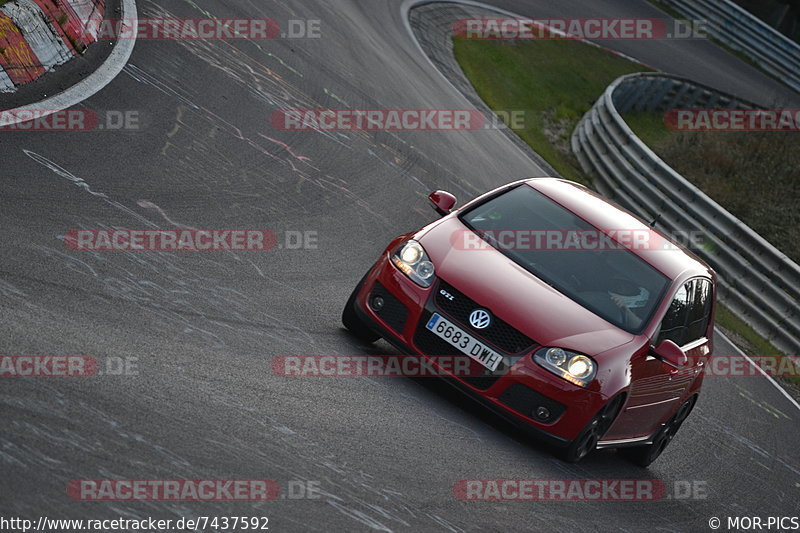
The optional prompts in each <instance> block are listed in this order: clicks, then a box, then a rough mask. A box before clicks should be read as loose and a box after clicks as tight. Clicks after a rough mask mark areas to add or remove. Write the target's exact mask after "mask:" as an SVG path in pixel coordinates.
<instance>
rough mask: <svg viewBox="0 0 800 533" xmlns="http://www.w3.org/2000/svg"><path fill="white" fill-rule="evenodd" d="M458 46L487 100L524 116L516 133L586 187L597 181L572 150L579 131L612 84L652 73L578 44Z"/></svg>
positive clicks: (465, 68)
mask: <svg viewBox="0 0 800 533" xmlns="http://www.w3.org/2000/svg"><path fill="white" fill-rule="evenodd" d="M453 46H454V52H455V57H456V60H457V61H458V63H459V65H461V69H462V70H463V71H464V73H465V74H466V76H467V78H468V79H469V80H470V81H471V82H472V85H473V86H474V87H475V90H476V91H477V93H478V95H480V97H481V98H482V99H483V101H484V102H486V104H487V105H488V106H489V107H490V108H491V109H493V110H495V111H498V110H500V111H502V110H506V111H508V110H520V111H524V113H525V121H524V127H523V128H521V129H514V131H515V132H516V134H517V135H519V136H520V138H522V140H524V141H525V142H526V143H527V144H528V145H529V146H530V147H531V148H533V150H534V151H536V153H538V154H539V155H541V156H542V157H543V158H544V159H545V160H546V161H547V162H548V163H550V165H552V166H553V168H555V169H556V170H557V171H558V172H559V173H560V174H561V175H562V176H564V177H565V178H567V179H571V180H575V181H578V182H580V183H583V184H586V185H589V184H590V183H591V178H590V177H588V176H587V175H586V174H584V173H583V171H582V170H581V168H580V164H579V163H578V161H577V159H576V158H575V156H574V155H573V154H572V150H571V148H570V142H569V141H570V137H571V135H572V132H573V130H574V129H575V126H576V125H577V123H578V121H579V120H580V118H581V117H582V116H583V115H584V114H585V113H586V112H587V111H588V110H589V109H590V108H591V106H592V104H593V103H594V101H595V100H597V98H598V97H599V96H600V95H601V94H602V93H603V91H605V89H606V87H608V85H609V84H610V83H611V82H612V81H614V80H615V79H616V78H618V77H619V76H622V75H624V74H630V73H632V72H643V71H648V70H649V69H647V68H646V67H643V66H642V65H639V64H638V63H634V62H632V61H628V60H627V59H624V58H621V57H619V56H617V55H615V54H612V53H610V52H607V51H605V50H601V49H599V48H595V47H593V46H589V45H586V44H584V43H581V42H579V41H573V40H540V41H491V40H466V39H459V38H454V39H453ZM507 125H508V126H509V127H512V126H513V124H507ZM512 129H513V128H512Z"/></svg>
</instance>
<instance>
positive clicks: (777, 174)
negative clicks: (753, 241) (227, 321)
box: [624, 112, 800, 262]
mask: <svg viewBox="0 0 800 533" xmlns="http://www.w3.org/2000/svg"><path fill="white" fill-rule="evenodd" d="M624 118H625V121H626V122H627V123H628V125H629V126H630V127H631V129H632V130H633V131H634V133H636V135H638V136H639V137H640V138H641V139H642V140H643V141H644V142H645V143H646V144H647V145H648V146H649V147H650V148H651V149H652V150H653V151H654V152H656V153H657V154H658V155H659V156H660V157H661V158H662V159H663V160H664V161H665V162H666V163H667V164H669V165H670V166H671V167H673V168H674V169H675V170H676V171H678V173H680V174H681V175H682V176H684V177H685V178H686V179H688V180H689V181H690V182H692V183H693V184H694V185H696V186H697V187H698V188H700V189H701V190H702V191H703V192H705V193H706V194H707V195H709V196H710V197H711V198H713V199H714V200H715V201H716V202H718V203H719V204H720V205H722V207H724V208H725V209H727V210H728V211H730V212H731V213H732V214H733V215H734V216H736V217H737V218H739V219H741V220H742V221H743V222H744V223H745V224H747V225H748V226H750V227H751V228H752V229H753V230H755V231H756V232H757V233H758V234H759V235H761V236H762V237H764V238H765V239H767V240H768V241H769V242H771V243H772V244H773V245H774V246H775V247H777V248H778V249H780V250H781V251H782V252H783V253H785V254H786V255H788V256H789V257H790V258H791V259H792V260H793V261H795V262H800V239H798V238H797V236H798V235H800V210H799V209H798V208H797V206H798V205H800V134H798V133H796V132H758V133H756V132H684V131H673V130H669V129H667V128H666V126H665V125H664V123H663V119H662V115H661V114H653V113H642V112H635V113H627V114H626V115H625V117H624Z"/></svg>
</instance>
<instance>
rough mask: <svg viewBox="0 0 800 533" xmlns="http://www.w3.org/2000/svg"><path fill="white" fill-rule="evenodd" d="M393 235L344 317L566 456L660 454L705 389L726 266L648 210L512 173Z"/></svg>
mask: <svg viewBox="0 0 800 533" xmlns="http://www.w3.org/2000/svg"><path fill="white" fill-rule="evenodd" d="M429 198H430V199H431V201H432V202H433V204H434V207H435V208H436V210H437V211H438V212H439V213H440V214H441V215H442V217H441V218H440V219H438V220H436V221H435V222H433V223H431V224H429V225H428V226H426V227H424V228H422V229H421V230H419V231H417V232H415V233H410V234H406V235H402V236H400V237H398V238H396V239H395V240H393V241H392V242H391V243H390V244H389V246H388V247H387V248H386V250H385V251H384V252H383V254H382V255H381V257H380V258H379V259H378V261H377V262H376V263H375V265H374V266H373V267H372V268H371V269H370V270H369V272H367V274H366V275H365V276H364V278H362V280H361V281H360V282H359V284H358V286H357V287H356V288H355V290H354V291H353V294H352V295H351V296H350V299H349V300H348V302H347V304H346V306H345V309H344V312H343V315H342V320H343V322H344V325H345V326H346V327H347V328H348V329H349V330H350V331H351V332H352V333H354V334H355V335H356V336H358V337H359V338H361V339H362V340H365V341H369V342H372V341H374V340H377V339H378V338H379V337H383V338H384V339H386V340H387V341H389V342H390V343H392V344H393V345H394V346H396V347H397V348H398V349H400V350H402V351H403V352H405V353H407V354H409V355H410V356H417V357H424V358H427V359H430V361H431V362H430V363H428V364H431V365H437V360H438V361H439V363H441V361H442V360H441V358H442V357H445V356H446V357H450V358H463V361H462V362H466V365H467V368H468V369H469V371H468V372H455V371H452V370H453V369H454V368H455V367H454V366H453V365H449V366H448V367H447V368H445V366H444V365H441V364H439V365H438V368H440V369H441V370H442V371H443V373H445V375H447V381H448V382H450V383H451V384H454V385H456V386H457V387H458V388H459V389H460V390H462V391H463V392H464V393H465V394H467V395H469V396H471V397H472V398H474V399H476V400H478V401H479V402H480V403H482V404H483V405H485V406H486V407H488V408H489V409H491V410H493V411H494V412H495V413H497V414H499V415H500V416H502V417H504V418H506V419H508V420H510V421H511V422H513V423H515V424H517V425H518V426H520V427H522V428H524V429H526V430H528V431H529V432H530V433H533V434H534V435H536V436H538V437H540V438H543V439H544V440H546V441H548V442H550V443H551V444H555V445H556V446H558V447H559V448H560V452H561V454H562V456H563V457H564V458H565V459H566V460H568V461H572V462H575V461H579V460H581V459H582V458H583V457H585V456H586V455H587V454H588V453H589V452H591V451H592V450H594V449H596V448H619V449H620V452H621V453H624V454H625V456H626V457H628V458H629V459H631V460H632V461H633V462H634V463H636V464H639V465H642V466H647V465H649V464H650V463H652V462H653V461H654V460H655V459H656V458H657V457H658V456H659V455H660V454H661V452H662V451H663V450H664V448H665V447H666V446H667V444H668V443H669V442H670V441H671V440H672V438H673V436H674V435H675V433H676V432H677V431H678V428H680V426H681V424H682V423H683V421H684V420H685V419H686V417H687V416H688V415H689V413H690V412H691V410H692V408H693V407H694V405H695V402H696V401H697V397H698V394H699V392H700V387H701V384H702V381H703V375H704V373H703V368H704V365H705V363H706V361H707V358H708V356H709V354H710V353H711V350H712V330H713V322H714V308H715V305H714V301H715V280H716V277H715V274H714V272H713V271H712V270H711V269H710V268H709V267H708V266H707V265H705V264H704V263H702V262H701V261H700V260H699V259H697V258H696V257H694V256H693V255H692V254H691V253H690V252H688V251H686V250H683V249H682V248H680V247H679V246H677V245H676V244H674V243H673V242H672V241H670V240H668V239H667V238H666V237H665V236H664V235H663V234H661V233H660V232H658V231H656V230H654V229H652V228H651V227H650V226H649V225H648V224H646V223H645V222H643V221H642V220H641V219H639V218H637V217H635V216H633V215H631V214H630V213H628V212H627V211H624V210H622V209H620V208H619V207H617V206H615V205H614V204H612V203H610V202H608V201H607V200H605V199H603V198H602V197H600V196H599V195H597V194H595V193H594V192H592V191H590V190H589V189H587V188H585V187H583V186H581V185H579V184H576V183H573V182H570V181H566V180H562V179H555V178H538V179H529V180H524V181H519V182H515V183H511V184H509V185H506V186H504V187H500V188H499V189H496V190H494V191H491V192H489V193H487V194H484V195H483V196H480V197H479V198H476V199H475V200H473V201H471V202H469V203H468V204H466V205H465V206H464V207H462V208H460V209H458V210H453V207H454V206H455V203H456V199H455V197H453V195H451V194H449V193H447V192H444V191H437V192H434V193H432V194H431V195H430V197H429Z"/></svg>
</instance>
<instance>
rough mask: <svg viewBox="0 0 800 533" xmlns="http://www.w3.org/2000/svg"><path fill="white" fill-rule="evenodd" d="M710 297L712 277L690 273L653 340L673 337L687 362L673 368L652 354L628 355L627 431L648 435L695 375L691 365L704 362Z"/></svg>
mask: <svg viewBox="0 0 800 533" xmlns="http://www.w3.org/2000/svg"><path fill="white" fill-rule="evenodd" d="M711 299H712V291H711V281H710V280H708V279H706V278H695V279H692V280H689V281H688V282H686V283H684V284H683V285H681V286H680V287H679V288H678V290H677V291H676V292H675V294H674V295H673V297H672V301H671V303H670V306H669V308H668V310H667V313H666V314H665V316H664V318H663V320H662V321H661V325H660V327H659V329H658V331H657V332H656V334H655V338H654V340H653V342H652V344H653V345H654V346H657V345H658V344H659V343H660V342H662V341H664V340H667V339H668V340H671V341H673V342H674V343H675V344H677V345H678V346H680V347H681V348H682V349H683V350H684V352H685V353H686V355H687V356H688V357H689V359H690V365H689V366H687V367H686V368H675V367H673V366H672V365H670V364H668V363H665V362H664V361H661V360H660V359H658V358H656V357H655V356H653V355H652V354H651V353H641V354H638V355H637V356H634V358H633V359H632V360H631V389H630V397H629V400H628V402H627V404H626V408H625V413H624V414H625V415H626V417H625V423H624V426H626V428H625V429H627V431H626V433H627V434H628V435H631V436H633V435H637V436H645V435H650V434H652V433H653V432H654V431H655V430H656V429H657V426H658V424H659V423H661V422H662V420H663V419H664V418H665V417H666V416H667V415H668V414H669V413H670V412H672V411H673V410H674V409H676V408H677V403H678V402H679V401H680V399H681V397H682V396H683V395H684V392H685V391H686V389H687V388H688V387H689V386H690V385H691V383H692V381H693V380H694V378H695V376H696V373H697V369H696V367H698V366H702V365H703V364H704V363H705V357H706V356H707V354H708V352H709V349H710V348H709V346H710V340H709V339H708V338H707V330H708V323H709V320H710V316H711ZM619 429H623V428H619Z"/></svg>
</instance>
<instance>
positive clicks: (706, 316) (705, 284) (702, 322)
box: [684, 279, 711, 344]
mask: <svg viewBox="0 0 800 533" xmlns="http://www.w3.org/2000/svg"><path fill="white" fill-rule="evenodd" d="M710 319H711V282H710V281H708V280H707V279H696V280H694V294H692V295H691V298H690V305H689V322H688V324H687V325H686V340H684V344H688V343H690V342H692V341H696V340H697V339H701V338H703V337H705V336H706V330H707V329H708V321H709V320H710Z"/></svg>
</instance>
